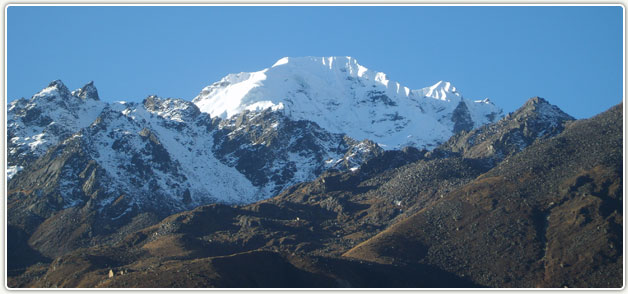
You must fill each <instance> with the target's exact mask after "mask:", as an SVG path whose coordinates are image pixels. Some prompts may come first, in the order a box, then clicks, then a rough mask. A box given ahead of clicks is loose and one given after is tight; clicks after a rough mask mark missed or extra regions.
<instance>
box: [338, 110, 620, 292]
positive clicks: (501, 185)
mask: <svg viewBox="0 0 628 294" xmlns="http://www.w3.org/2000/svg"><path fill="white" fill-rule="evenodd" d="M622 114H623V112H622V105H619V106H616V107H613V108H612V109H610V110H609V111H607V112H605V113H603V114H600V115H598V116H596V117H594V118H591V119H588V120H582V121H577V122H574V123H572V124H570V125H569V126H568V127H567V128H566V129H565V130H564V132H563V133H561V134H559V135H557V136H556V137H554V138H551V139H547V140H543V141H540V142H538V143H537V144H534V145H532V146H530V147H528V148H526V149H524V150H523V151H522V152H520V153H518V154H516V155H514V156H512V157H509V158H508V159H507V160H504V161H502V162H501V163H500V164H499V165H498V166H497V167H495V168H493V169H492V170H490V171H489V172H487V173H485V174H483V175H482V176H480V177H478V178H477V179H475V180H474V181H472V182H470V183H468V184H466V185H464V186H462V187H461V188H459V189H456V190H455V191H453V192H452V193H449V194H448V195H446V196H445V197H444V198H443V199H442V200H440V201H438V202H436V203H434V204H433V205H431V206H428V207H425V208H424V209H423V210H422V211H420V212H419V213H417V214H414V215H413V216H411V217H409V218H407V219H405V220H403V221H402V222H400V223H398V224H396V225H394V226H391V227H390V228H388V229H386V230H385V231H383V232H382V233H380V234H378V235H377V236H375V237H373V238H371V239H370V240H368V241H366V242H364V243H362V244H360V245H358V246H356V247H355V248H353V249H351V250H349V251H348V252H347V253H345V254H344V255H343V256H345V257H349V258H353V259H359V260H368V261H374V262H379V263H385V264H391V263H392V264H395V263H407V262H409V261H410V262H418V263H421V264H428V265H432V266H435V267H437V268H440V269H443V270H445V271H447V272H450V273H454V274H456V275H458V276H464V277H468V278H469V279H470V280H471V281H473V282H475V283H478V284H481V285H485V286H491V287H565V286H567V287H608V288H619V287H621V286H622V267H623V264H622V252H621V248H622V247H623V244H622V231H623V229H622V206H623V199H622V191H623V183H622V177H623V175H622V151H621V150H622V142H623V137H622ZM410 248H413V249H414V250H410Z"/></svg>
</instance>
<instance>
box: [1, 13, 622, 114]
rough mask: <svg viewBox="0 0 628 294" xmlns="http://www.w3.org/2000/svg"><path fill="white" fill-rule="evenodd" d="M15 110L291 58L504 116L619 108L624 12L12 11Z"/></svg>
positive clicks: (177, 92)
mask: <svg viewBox="0 0 628 294" xmlns="http://www.w3.org/2000/svg"><path fill="white" fill-rule="evenodd" d="M7 13H8V16H7V23H8V25H7V40H8V43H7V54H8V56H7V66H8V67H7V80H8V83H7V91H8V100H9V101H11V100H14V99H17V98H19V97H26V98H28V97H30V96H32V95H33V94H35V93H36V92H37V91H39V90H40V89H41V88H44V87H45V86H46V85H47V84H48V83H49V82H50V81H52V80H55V79H61V80H63V81H64V83H65V84H66V85H68V87H69V88H71V89H75V88H79V87H81V86H82V85H83V84H85V83H87V82H89V81H90V80H94V81H95V85H96V87H97V88H98V90H99V92H100V96H101V98H102V99H103V100H107V101H117V100H126V101H141V100H142V99H143V98H145V97H146V96H148V95H150V94H156V95H159V96H162V97H178V98H184V99H192V98H194V96H196V95H197V94H198V93H199V92H200V90H201V89H202V88H203V87H204V86H206V85H209V84H211V83H213V82H215V81H217V80H219V79H220V78H222V77H223V76H225V75H227V74H229V73H236V72H243V71H257V70H261V69H263V68H266V67H269V66H271V65H272V64H273V63H274V62H275V61H276V60H277V59H279V58H281V57H284V56H345V55H349V56H353V57H354V58H356V59H357V60H358V62H359V63H360V64H362V65H364V66H366V67H368V68H370V69H374V70H377V71H383V72H385V73H386V74H387V75H388V76H389V77H390V78H391V79H394V80H397V81H399V82H400V83H402V84H403V85H405V86H408V87H410V88H412V89H418V88H422V87H425V86H429V85H432V84H434V83H436V82H437V81H439V80H447V81H450V82H452V83H453V84H454V85H455V86H456V87H457V88H458V90H459V91H460V92H461V93H462V94H463V95H464V96H465V97H466V98H471V99H475V98H484V97H489V98H491V99H492V100H493V101H494V102H495V103H496V104H497V105H498V106H500V107H502V108H503V109H504V110H505V111H506V112H509V111H514V110H515V109H516V108H518V107H519V106H521V105H522V104H523V103H524V102H525V101H526V100H527V99H528V98H530V97H533V96H541V97H544V98H547V99H548V100H549V101H550V102H551V103H553V104H556V105H558V106H559V107H561V108H562V109H563V110H564V111H566V112H567V113H569V114H571V115H573V116H575V117H577V118H585V117H590V116H592V115H594V114H597V113H599V112H601V111H604V110H606V109H607V108H609V107H610V106H612V105H615V104H617V103H619V102H621V101H622V98H623V96H622V92H623V90H622V87H623V68H622V65H623V59H622V37H623V30H622V14H623V10H622V8H621V7H619V6H597V7H583V6H580V7H564V6H544V7H530V6H524V7H512V6H511V7H486V6H467V7H212V6H205V7H146V6H144V7H131V6H127V7H97V6H92V7H71V6H57V7H28V6H11V7H9V8H8V10H7Z"/></svg>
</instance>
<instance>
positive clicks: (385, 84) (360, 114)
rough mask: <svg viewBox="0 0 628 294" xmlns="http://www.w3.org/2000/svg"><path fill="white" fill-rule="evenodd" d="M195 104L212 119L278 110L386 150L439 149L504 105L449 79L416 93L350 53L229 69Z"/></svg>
mask: <svg viewBox="0 0 628 294" xmlns="http://www.w3.org/2000/svg"><path fill="white" fill-rule="evenodd" d="M193 102H194V103H195V104H196V105H197V106H198V107H199V108H200V109H201V111H203V112H207V113H209V114H210V115H211V116H212V117H214V116H218V117H221V118H228V117H231V116H233V115H235V114H238V113H241V112H243V111H245V110H252V111H254V110H262V109H267V108H270V109H273V110H279V111H282V112H284V113H285V114H286V115H288V116H289V117H291V118H292V119H296V120H299V119H304V120H311V121H314V122H315V123H317V124H318V125H320V126H321V127H322V128H324V129H327V130H328V131H330V132H333V133H345V134H347V135H349V136H350V137H352V138H354V139H357V140H362V139H371V140H373V141H375V142H377V143H378V144H379V145H380V146H382V147H384V148H385V149H394V148H399V147H402V146H407V145H410V146H415V147H419V148H428V149H431V148H434V147H435V146H436V145H437V144H439V143H441V142H444V141H446V140H447V139H448V138H449V137H450V136H451V135H452V134H453V133H454V132H455V131H459V130H462V129H465V130H470V129H471V128H474V127H478V126H480V125H483V124H486V123H489V122H493V121H495V120H497V119H499V118H500V117H501V113H502V111H501V109H499V108H498V107H496V106H495V105H494V104H493V103H491V102H490V101H488V99H484V100H477V101H473V100H468V99H465V98H463V97H462V95H461V94H460V93H459V92H458V91H457V90H456V88H455V87H454V86H453V85H451V83H449V82H444V81H440V82H438V83H436V84H435V85H433V86H431V87H427V88H423V89H418V90H412V89H410V88H408V87H405V86H403V85H400V84H399V83H398V82H395V81H392V80H390V79H388V77H387V76H386V74H384V73H382V72H376V71H373V70H369V69H368V68H366V67H364V66H361V65H360V64H358V62H357V61H356V60H355V59H354V58H351V57H300V58H292V57H285V58H282V59H280V60H279V61H277V62H276V63H275V64H274V65H273V66H272V67H270V68H267V69H264V70H261V71H258V72H251V73H239V74H230V75H227V76H226V77H224V78H223V79H221V80H220V81H219V82H216V83H214V84H212V85H210V86H207V87H205V88H204V89H203V90H202V91H201V93H200V94H199V95H198V96H197V97H196V98H194V100H193Z"/></svg>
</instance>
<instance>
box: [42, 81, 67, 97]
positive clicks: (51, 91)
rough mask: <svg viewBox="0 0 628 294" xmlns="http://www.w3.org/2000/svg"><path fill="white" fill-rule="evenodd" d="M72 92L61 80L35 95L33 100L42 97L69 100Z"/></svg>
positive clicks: (53, 82)
mask: <svg viewBox="0 0 628 294" xmlns="http://www.w3.org/2000/svg"><path fill="white" fill-rule="evenodd" d="M71 95H72V94H71V93H70V90H68V87H66V86H65V84H64V83H63V82H62V81H61V80H54V81H52V82H50V84H48V86H47V87H46V88H43V89H42V90H41V91H39V92H38V93H37V94H35V95H33V99H37V98H40V97H55V96H60V97H63V98H67V97H69V96H71Z"/></svg>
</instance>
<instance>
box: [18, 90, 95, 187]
mask: <svg viewBox="0 0 628 294" xmlns="http://www.w3.org/2000/svg"><path fill="white" fill-rule="evenodd" d="M105 105H106V103H103V102H102V101H100V100H99V97H98V91H97V90H96V88H95V87H94V84H93V82H90V83H88V84H86V85H85V86H83V87H82V88H80V89H77V90H75V91H72V92H70V90H68V88H67V87H66V86H65V85H64V84H63V83H62V82H61V81H59V80H57V81H53V82H51V83H50V84H49V85H48V87H46V88H44V89H43V90H41V91H39V93H37V94H35V95H33V97H31V98H30V99H29V100H27V99H25V98H20V99H18V100H15V101H13V102H11V103H10V104H9V106H8V111H7V112H8V113H7V157H8V164H7V177H8V178H11V177H12V176H13V175H15V173H17V172H18V171H20V170H21V169H22V168H23V167H24V165H25V164H26V163H28V162H29V161H33V160H35V159H37V158H38V157H39V156H41V155H42V154H44V153H45V152H46V150H48V148H50V147H51V146H53V145H55V144H57V143H59V141H60V140H61V139H63V138H66V137H68V136H70V135H71V134H73V133H75V132H77V131H79V130H80V129H81V128H84V127H87V126H88V125H90V124H91V123H92V122H93V121H94V120H95V119H96V117H97V116H98V115H99V114H100V112H101V111H102V109H103V108H104V107H105Z"/></svg>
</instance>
